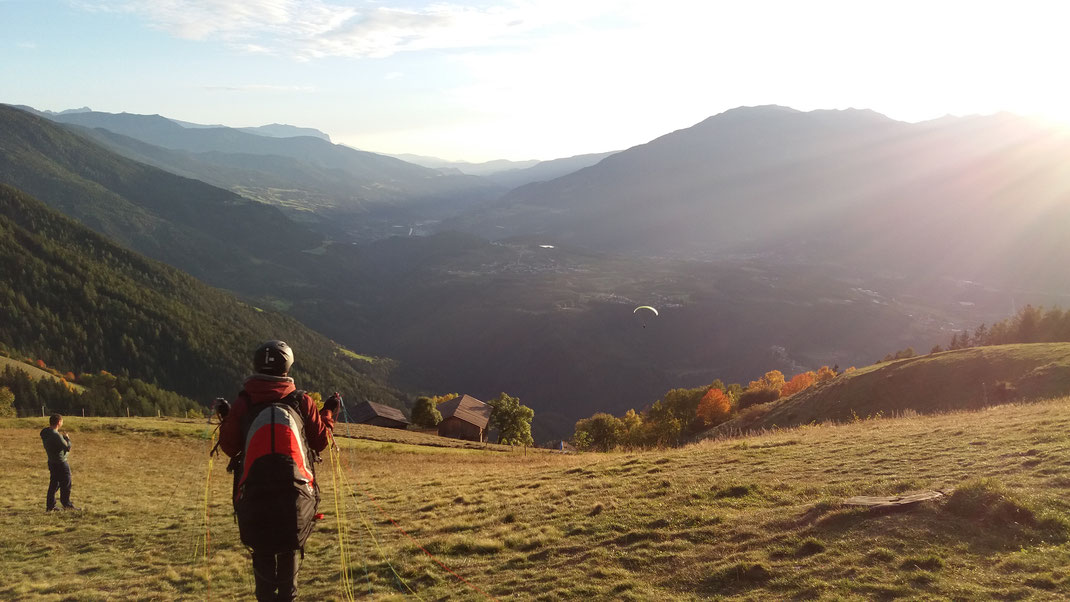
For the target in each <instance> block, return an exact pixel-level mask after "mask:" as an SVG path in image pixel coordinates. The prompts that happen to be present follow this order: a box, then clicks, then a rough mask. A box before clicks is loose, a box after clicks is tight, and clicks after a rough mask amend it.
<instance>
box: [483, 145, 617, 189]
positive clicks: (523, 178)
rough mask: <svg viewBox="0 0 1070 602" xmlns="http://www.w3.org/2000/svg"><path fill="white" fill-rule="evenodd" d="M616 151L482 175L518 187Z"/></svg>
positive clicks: (560, 174)
mask: <svg viewBox="0 0 1070 602" xmlns="http://www.w3.org/2000/svg"><path fill="white" fill-rule="evenodd" d="M617 152H618V151H611V152H608V153H589V154H585V155H576V156H574V157H565V158H562V159H553V160H550V161H540V162H538V163H536V164H535V165H532V166H531V167H525V168H513V169H507V170H505V171H497V172H494V173H492V174H488V175H486V176H484V177H486V178H487V179H488V180H490V181H491V182H494V183H496V184H499V185H501V186H504V187H505V188H518V187H520V186H523V185H525V184H530V183H532V182H545V181H548V180H553V179H556V178H560V177H562V176H565V175H568V174H570V173H573V172H576V171H579V170H581V169H583V168H585V167H590V166H592V165H595V164H596V163H598V162H600V161H602V159H605V158H606V157H608V156H610V155H614V154H616V153H617Z"/></svg>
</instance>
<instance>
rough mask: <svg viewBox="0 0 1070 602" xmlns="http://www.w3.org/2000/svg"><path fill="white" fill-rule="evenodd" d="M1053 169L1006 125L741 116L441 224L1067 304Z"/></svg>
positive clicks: (1060, 172) (1063, 155) (1035, 141)
mask: <svg viewBox="0 0 1070 602" xmlns="http://www.w3.org/2000/svg"><path fill="white" fill-rule="evenodd" d="M1068 163H1070V134H1068V133H1067V131H1065V130H1053V129H1050V128H1048V127H1047V126H1042V125H1039V124H1037V123H1034V122H1031V121H1029V120H1026V119H1023V118H1017V117H1014V116H1011V115H1003V114H1001V115H993V116H989V117H972V118H953V119H942V120H936V121H933V122H924V123H919V124H910V123H903V122H898V121H894V120H891V119H888V118H887V117H884V116H882V115H879V114H877V113H875V112H873V111H868V110H846V111H812V112H801V111H796V110H794V109H789V108H786V107H775V106H769V107H743V108H739V109H733V110H730V111H726V112H724V113H721V114H719V115H715V116H713V117H710V118H708V119H706V120H704V121H703V122H701V123H699V124H696V125H695V126H692V127H690V128H686V129H683V130H679V131H677V132H673V133H670V134H666V135H665V136H662V137H660V138H657V139H655V140H652V141H651V142H648V143H646V144H643V145H640V146H636V147H633V148H630V149H628V150H625V151H622V152H619V153H616V154H614V155H612V156H610V157H607V158H605V159H603V160H602V161H601V162H600V163H598V164H597V165H593V166H590V167H587V168H585V169H582V170H579V171H577V172H574V173H571V174H568V175H566V176H563V177H560V178H557V179H555V180H552V181H549V182H542V183H535V184H530V185H528V186H524V187H521V188H519V189H516V190H514V191H512V192H511V193H509V194H508V195H506V196H505V197H504V198H502V199H500V200H499V201H496V202H494V203H493V204H491V205H488V206H486V207H482V208H480V209H478V210H475V211H473V212H472V213H471V214H470V215H468V216H466V217H464V218H461V219H457V220H452V221H450V222H448V223H445V224H443V225H442V227H443V228H460V229H463V230H466V231H470V232H475V233H479V234H482V235H485V236H490V237H494V238H504V237H508V236H513V235H538V236H542V237H544V238H546V239H547V240H549V241H554V240H556V241H559V242H562V243H566V244H573V245H578V246H584V247H587V248H592V249H597V250H603V251H613V252H629V253H640V254H656V255H671V256H677V257H692V258H711V257H724V256H726V255H741V256H745V255H753V254H755V253H763V254H779V255H782V256H784V257H791V258H793V259H795V260H806V261H812V262H830V261H831V262H843V263H844V264H850V265H854V266H855V267H861V268H864V269H869V270H874V269H877V270H894V271H895V272H897V273H900V274H903V275H905V276H914V277H921V276H923V277H958V278H962V279H976V280H982V281H985V282H994V283H998V284H999V285H1000V286H1004V285H1005V286H1017V287H1023V288H1027V289H1032V288H1036V287H1041V286H1043V287H1047V288H1045V290H1052V291H1065V292H1070V276H1068V275H1067V274H1066V271H1065V270H1064V269H1063V268H1062V267H1061V266H1064V265H1066V264H1067V262H1070V247H1068V246H1067V245H1065V244H1061V243H1060V242H1059V241H1060V240H1061V239H1060V236H1061V235H1060V234H1059V232H1060V230H1059V228H1058V227H1057V226H1055V224H1062V223H1066V222H1067V220H1068V219H1070V183H1068V181H1067V177H1066V176H1065V173H1064V169H1063V166H1065V165H1066V164H1068ZM1011 207H1015V209H1014V210H1013V211H1012V210H1010V208H1011ZM1041 216H1043V217H1041ZM982 240H984V241H986V244H984V245H978V244H977V242H978V241H982ZM1012 266H1029V268H1028V269H1026V270H1021V269H1018V268H1015V267H1012ZM1049 285H1050V286H1049Z"/></svg>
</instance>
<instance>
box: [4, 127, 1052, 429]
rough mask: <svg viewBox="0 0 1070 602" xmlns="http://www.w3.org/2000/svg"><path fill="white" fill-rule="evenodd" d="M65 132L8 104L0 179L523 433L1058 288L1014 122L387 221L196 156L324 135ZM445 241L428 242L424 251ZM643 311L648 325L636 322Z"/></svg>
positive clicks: (875, 343)
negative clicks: (507, 401) (214, 146)
mask: <svg viewBox="0 0 1070 602" xmlns="http://www.w3.org/2000/svg"><path fill="white" fill-rule="evenodd" d="M79 115H81V117H78V116H79ZM69 116H70V117H71V118H72V119H75V118H77V119H82V120H86V121H85V123H86V125H69V124H66V125H61V124H58V123H55V122H53V121H51V120H47V119H42V118H39V117H34V116H32V115H29V114H27V113H24V112H21V111H17V110H15V109H10V108H5V107H0V131H2V132H3V133H4V138H3V139H4V145H3V147H2V148H0V182H5V183H8V184H10V185H13V186H15V187H17V188H19V189H20V190H22V191H23V192H26V193H29V194H32V195H34V196H37V197H39V198H40V199H41V200H42V201H44V202H46V203H47V204H49V205H50V206H52V207H55V208H57V209H59V210H60V211H62V212H64V213H66V214H68V215H70V216H71V217H74V218H76V219H78V220H79V221H81V222H82V223H83V224H85V225H87V226H89V227H91V228H93V229H94V230H96V231H98V232H100V233H102V234H104V235H106V236H108V237H109V238H112V239H114V240H116V241H118V242H120V243H122V244H124V245H126V246H128V247H130V248H133V249H135V250H138V251H140V252H143V253H145V254H146V255H149V256H151V257H153V258H156V259H159V260H162V261H165V262H167V263H170V264H172V265H174V266H177V267H179V268H181V269H183V270H186V271H188V272H190V273H191V274H193V275H195V276H197V277H198V278H200V279H202V280H204V281H205V282H208V283H209V284H212V285H215V286H220V287H223V288H226V289H229V290H231V291H235V292H237V293H238V294H239V295H241V296H242V297H243V298H244V299H245V300H246V301H247V302H248V303H250V304H252V305H256V306H259V307H274V308H278V309H280V310H283V311H285V312H287V313H288V314H290V315H291V316H293V317H296V318H297V319H299V320H300V321H301V322H303V323H304V324H306V325H308V326H310V327H312V328H314V329H316V330H317V331H319V332H322V333H324V334H325V335H327V336H329V337H330V338H331V339H333V340H336V341H339V342H340V343H342V344H343V345H345V346H347V347H349V348H352V349H359V350H360V351H362V352H364V353H369V354H371V355H375V356H380V357H390V358H393V359H395V360H397V361H398V362H399V367H398V370H397V371H396V372H395V375H396V376H397V378H398V380H397V381H395V384H397V385H399V386H401V387H402V388H404V389H405V390H406V391H407V392H408V393H410V394H417V393H444V392H448V391H458V392H465V393H470V394H473V395H475V396H477V397H483V398H485V397H490V396H493V395H496V394H497V393H498V392H500V391H506V392H508V393H510V394H512V395H519V396H520V397H521V399H522V400H523V402H524V403H525V404H526V405H529V406H531V407H533V408H534V409H535V410H536V426H537V430H536V437H537V439H538V440H545V439H548V438H553V437H558V438H560V437H562V436H568V435H569V434H570V429H571V426H572V424H573V423H574V422H575V420H576V419H577V418H579V417H582V416H586V415H590V414H591V413H593V412H594V411H599V410H604V411H612V412H616V413H621V412H623V411H624V410H626V409H628V408H630V407H635V408H637V409H639V408H641V407H643V406H644V405H647V404H649V403H651V402H653V401H654V400H655V399H657V398H658V396H660V395H661V394H663V393H664V392H665V391H666V390H668V389H670V388H673V387H693V386H698V385H702V384H708V383H709V382H710V381H712V380H713V379H715V378H720V379H723V380H725V381H729V382H733V381H734V382H746V381H747V380H750V379H754V378H757V377H758V376H760V375H761V374H762V373H764V372H765V371H766V370H770V369H774V368H775V369H780V370H782V371H783V372H785V373H788V374H790V373H795V372H801V371H804V370H807V369H814V368H817V367H819V366H821V365H823V364H828V365H833V364H837V363H838V364H840V365H841V367H846V366H848V365H852V364H853V365H865V364H868V363H870V362H871V361H873V360H875V359H877V358H879V357H881V356H883V355H885V354H886V353H888V352H890V351H894V350H896V349H901V348H904V347H907V346H914V347H915V348H918V349H927V348H928V347H929V346H931V345H933V344H935V343H938V342H941V343H942V342H945V341H946V340H947V337H948V336H949V333H950V332H951V331H952V330H959V329H962V328H964V327H971V328H972V327H974V326H976V325H978V324H979V323H981V322H984V321H989V322H991V321H992V320H994V319H999V318H1002V317H1005V316H1006V315H1008V314H1010V313H1013V311H1014V310H1013V308H1014V307H1015V305H1016V304H1024V303H1052V302H1053V301H1058V300H1059V299H1060V297H1059V294H1060V293H1061V292H1062V291H1066V287H1065V286H1064V283H1065V278H1066V277H1065V276H1062V275H1061V274H1060V273H1059V267H1060V264H1059V262H1060V261H1063V259H1064V258H1065V255H1066V253H1067V249H1066V245H1064V244H1062V242H1061V240H1062V239H1061V236H1060V235H1061V230H1060V227H1061V224H1064V223H1066V221H1065V219H1063V215H1064V212H1065V211H1066V206H1067V205H1066V204H1065V203H1061V202H1060V199H1062V198H1063V196H1065V190H1066V187H1065V182H1064V181H1063V180H1064V178H1063V176H1062V174H1061V172H1060V171H1059V169H1058V160H1059V158H1060V157H1062V156H1063V155H1062V154H1061V153H1063V152H1064V146H1063V145H1064V143H1065V136H1063V135H1062V134H1060V133H1058V132H1054V133H1053V132H1052V131H1051V130H1044V129H1042V128H1040V127H1039V126H1038V125H1036V124H1034V123H1032V122H1029V121H1026V120H1022V119H1019V118H1014V117H1011V116H1006V115H1001V116H993V117H988V118H970V119H950V120H941V121H938V122H931V123H928V124H904V123H901V122H896V121H893V120H890V119H887V118H885V117H883V116H880V115H878V114H876V113H872V112H868V111H817V112H811V113H802V112H798V111H794V110H791V109H786V108H783V107H757V108H743V109H737V110H734V111H729V112H726V113H724V114H721V115H717V116H714V117H711V118H710V119H708V120H706V121H704V122H702V123H700V124H698V125H696V126H694V127H693V128H689V129H687V130H681V131H679V132H674V133H672V134H668V135H666V136H663V137H662V138H659V139H657V140H654V141H652V142H650V143H648V144H645V145H641V146H638V147H635V148H632V149H627V150H625V151H621V152H619V153H614V154H610V155H608V156H605V157H600V158H594V157H587V158H585V159H584V161H593V162H591V163H590V164H588V165H587V166H586V167H583V168H581V169H579V170H578V171H575V172H572V173H569V174H566V175H563V176H561V177H557V178H555V179H552V180H549V181H545V182H541V183H531V184H527V185H524V186H521V187H519V188H517V189H514V190H513V191H511V192H510V193H508V194H507V195H505V196H504V197H501V198H498V197H497V196H496V194H491V193H490V191H491V190H497V191H501V190H503V188H501V187H498V186H496V185H494V184H492V183H488V182H486V178H483V179H481V178H478V177H476V176H461V177H460V178H459V179H456V180H453V181H454V182H460V183H462V184H464V183H466V182H472V181H478V182H482V184H480V185H479V186H480V187H482V188H479V189H480V190H484V191H486V192H487V194H486V195H485V196H482V197H481V196H480V195H478V194H472V195H470V196H467V197H466V198H465V199H461V200H455V201H451V202H447V203H422V202H419V201H418V200H414V199H415V197H414V196H410V195H409V193H410V192H412V190H414V188H408V189H406V190H407V191H408V192H405V193H404V194H402V193H398V196H397V197H391V198H392V199H393V200H382V201H381V203H382V206H383V207H390V209H389V211H385V210H384V211H383V212H380V213H377V211H378V210H377V209H375V210H373V209H368V210H357V209H354V210H352V211H350V210H349V209H344V208H339V207H350V208H352V205H351V204H348V205H347V203H345V202H343V201H341V200H338V198H337V196H335V193H333V192H330V191H329V190H328V185H327V184H326V183H327V182H331V181H332V180H331V178H332V177H333V178H335V181H336V183H337V185H338V186H346V185H349V184H347V183H348V182H350V181H351V180H352V179H354V178H356V177H357V176H355V175H349V174H348V172H347V171H346V169H342V168H337V169H336V168H331V167H326V166H324V165H322V164H321V165H319V166H317V167H310V166H311V165H312V162H311V161H304V162H302V161H300V160H299V159H298V158H296V157H293V156H280V155H269V154H257V153H253V152H249V153H244V152H237V151H235V147H229V150H227V149H224V150H206V149H207V148H208V146H196V145H202V144H203V145H207V144H208V142H207V140H209V139H218V140H217V142H218V141H226V140H232V139H236V140H239V141H241V142H240V144H253V143H252V142H250V141H248V140H247V139H246V138H244V137H253V138H259V139H260V140H261V141H268V142H267V143H266V144H267V145H275V144H282V143H289V142H293V141H294V140H297V141H301V142H300V143H301V144H307V145H308V146H307V148H309V149H326V148H327V147H330V146H332V145H330V144H329V143H327V142H326V141H324V140H319V139H316V138H307V137H306V138H290V139H270V138H266V137H264V136H253V135H251V134H247V133H244V132H229V131H224V132H219V131H215V130H216V129H218V128H202V129H189V128H182V127H181V126H179V125H177V124H174V123H173V122H170V121H169V120H167V119H165V118H158V119H157V118H147V117H144V116H106V115H105V116H104V117H101V116H100V115H95V116H94V114H92V113H72V114H70V115H69ZM91 118H92V119H96V118H101V119H104V120H106V121H108V120H110V121H108V123H111V122H113V121H114V122H115V123H118V125H113V127H115V128H116V129H123V127H127V128H128V129H126V130H124V131H125V133H123V132H116V131H113V130H109V129H105V128H102V127H100V126H101V125H102V123H93V122H91V121H90V119H91ZM124 124H126V125H124ZM130 124H138V125H137V127H133V126H132V125H130ZM90 126H92V127H90ZM121 126H122V127H121ZM155 127H159V128H160V132H176V131H180V130H185V131H186V132H194V133H197V132H200V134H198V135H203V136H205V137H204V138H198V139H196V140H194V139H193V138H189V139H186V140H187V141H186V142H183V143H182V144H186V145H187V148H184V149H176V148H164V147H163V146H159V145H157V144H153V143H151V142H148V141H144V140H140V139H136V138H134V137H132V136H131V135H130V134H133V133H137V132H138V131H140V130H139V129H138V128H143V129H144V130H145V131H154V130H153V128H155ZM175 128H177V130H176V129H175ZM139 135H140V136H143V137H149V134H146V133H144V132H141V133H139ZM168 135H169V134H168ZM189 135H190V134H188V133H185V134H180V135H179V136H180V138H181V139H185V138H182V137H185V136H189ZM160 136H163V134H160ZM272 140H274V141H272ZM156 141H157V142H161V141H162V137H161V138H157V139H156ZM169 144H173V145H177V144H179V143H177V142H169ZM219 144H222V142H219ZM257 144H260V142H258V143H257ZM193 147H195V148H197V149H198V150H190V148H193ZM258 148H260V149H261V151H263V149H265V148H268V146H259V147H258ZM288 148H289V150H288V151H287V152H291V153H298V151H296V150H294V149H295V148H298V147H288ZM301 148H306V147H301ZM120 149H122V152H121V154H120V153H119V152H117V151H119V150H120ZM325 152H331V153H333V152H341V151H337V149H335V150H329V149H328V150H327V151H325ZM130 157H137V158H140V160H142V161H147V162H151V163H153V164H156V165H161V166H163V165H166V166H168V170H169V171H179V172H180V173H183V175H185V176H187V177H180V176H178V175H175V174H173V173H167V172H165V171H164V170H162V169H157V168H154V167H151V166H148V165H145V164H143V163H138V162H135V161H133V160H131V158H130ZM337 157H345V158H346V159H345V160H346V161H349V160H353V161H356V160H357V159H358V158H360V159H362V160H363V158H366V157H365V155H364V154H361V153H359V151H352V149H348V150H347V151H344V152H341V154H340V155H338V156H336V157H335V159H332V160H337ZM368 159H369V160H370V161H372V162H373V163H364V164H363V165H364V167H365V168H366V169H368V170H369V171H368V172H367V173H369V174H370V173H372V172H374V171H375V170H374V169H372V168H371V167H369V166H371V165H375V164H377V163H374V162H379V161H382V163H381V164H382V165H385V166H396V164H402V165H403V162H401V161H399V160H397V159H392V158H389V157H381V158H376V157H370V158H368ZM324 161H327V160H326V159H324ZM243 162H244V163H243ZM241 165H244V168H243V169H244V171H242V170H241V169H239V166H241ZM294 166H297V167H294ZM290 167H293V169H292V170H291V169H290ZM536 167H537V166H536ZM354 169H355V168H354ZM403 169H405V170H409V169H410V167H404V168H403ZM411 169H415V170H417V171H415V172H407V173H419V174H423V175H427V174H428V173H430V174H432V175H427V177H428V181H432V182H437V181H445V180H440V178H447V179H448V178H449V177H448V176H444V175H442V174H440V173H438V172H435V171H434V170H430V169H425V168H419V167H417V166H411ZM213 170H214V171H213ZM317 170H318V171H317ZM239 175H240V177H241V178H244V180H240V182H244V184H243V186H245V187H246V188H247V189H248V190H253V189H257V190H267V189H272V188H274V187H279V188H286V189H288V190H299V189H301V187H302V186H311V185H312V184H313V183H316V181H318V182H320V184H321V185H322V187H321V188H320V193H319V194H322V199H321V201H317V202H305V201H302V202H297V201H295V200H294V199H293V198H290V199H289V200H285V201H284V200H281V199H279V198H274V199H269V200H270V202H271V203H272V204H274V205H275V206H268V204H267V203H261V202H255V201H252V200H249V198H248V197H256V194H253V193H249V192H248V191H247V190H245V189H242V188H241V186H239V185H237V184H235V182H238V181H239V179H238V178H239ZM192 178H199V179H204V180H213V179H215V180H213V181H216V182H217V183H218V182H223V181H228V182H230V185H228V186H227V188H232V189H238V190H241V191H242V193H243V194H247V195H248V196H240V195H238V194H236V193H234V192H233V191H228V190H223V189H221V188H219V187H215V186H211V185H209V184H208V183H205V182H202V181H197V180H195V179H192ZM302 178H304V179H302ZM332 185H333V184H332ZM464 185H465V186H467V185H468V184H464ZM477 188H478V187H477ZM395 192H396V191H395ZM265 194H266V193H265ZM303 194H310V193H308V191H307V190H305V191H304V192H303ZM391 194H393V193H391ZM368 202H369V203H370V204H372V205H374V203H371V201H368ZM377 202H378V201H377ZM332 204H333V205H332ZM335 205H337V207H335ZM280 207H284V208H285V210H283V209H280ZM473 207H474V208H475V209H472V208H473ZM347 212H348V213H347ZM395 218H398V219H396V220H395ZM443 218H445V220H444V221H442V222H441V223H438V224H437V225H435V224H436V222H438V221H439V220H442V219H443ZM432 227H434V228H436V229H437V230H439V233H437V234H434V235H431V236H420V235H416V234H423V233H425V232H426V230H427V229H428V228H432ZM362 229H363V230H362ZM458 231H460V232H458ZM465 231H467V232H465ZM391 232H393V233H396V234H400V236H389V233H391ZM407 234H413V235H411V236H408V235H407ZM349 242H355V243H358V244H348V243H349ZM343 243H344V244H343ZM971 250H972V251H973V252H972V253H971V252H969V251H971ZM1066 292H1070V291H1066ZM637 305H654V306H656V307H658V308H659V309H660V310H661V315H660V316H659V317H658V318H656V319H655V320H652V321H650V322H649V323H639V321H638V320H637V318H636V316H634V315H633V314H632V310H633V309H634V307H636V306H637Z"/></svg>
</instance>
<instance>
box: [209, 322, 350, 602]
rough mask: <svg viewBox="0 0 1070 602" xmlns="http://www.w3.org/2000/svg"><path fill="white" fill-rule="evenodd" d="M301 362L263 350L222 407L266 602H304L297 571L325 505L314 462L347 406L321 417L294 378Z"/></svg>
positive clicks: (281, 350)
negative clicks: (292, 374)
mask: <svg viewBox="0 0 1070 602" xmlns="http://www.w3.org/2000/svg"><path fill="white" fill-rule="evenodd" d="M293 362H294V355H293V350H291V349H290V346H289V345H287V344H286V343H285V342H283V341H268V342H266V343H264V344H262V345H260V346H259V347H257V348H256V351H255V352H254V353H253V367H254V370H255V373H254V374H253V375H252V376H250V377H249V378H248V379H246V381H245V385H244V387H243V388H242V391H241V392H240V393H239V394H238V396H237V398H236V399H235V400H234V402H233V403H232V404H227V403H226V401H225V400H222V402H221V403H220V401H217V402H216V413H217V414H219V415H220V417H221V418H223V423H222V426H221V427H220V438H219V447H220V449H222V450H223V453H225V454H227V455H228V456H230V457H231V458H232V467H234V468H235V482H234V512H235V514H236V515H237V519H238V531H239V534H240V535H241V540H242V543H244V544H245V545H247V546H249V548H251V550H252V559H253V573H254V575H255V577H256V599H257V600H261V601H264V600H295V599H296V598H297V571H298V568H299V567H300V563H301V558H302V557H303V555H304V545H305V541H306V540H307V539H308V535H309V534H310V533H311V532H312V528H313V527H314V523H315V518H314V517H315V516H316V504H317V503H318V502H319V486H318V484H317V483H316V480H315V466H314V462H315V459H316V458H317V457H318V456H317V454H318V452H320V451H323V449H325V448H326V447H327V444H328V442H329V440H330V432H331V431H332V429H333V428H334V416H335V414H337V412H338V409H339V406H340V403H341V397H340V396H339V395H338V394H337V393H335V394H334V395H332V396H331V397H330V398H328V399H327V401H326V402H324V404H323V409H322V410H320V411H316V404H315V402H314V401H312V398H311V397H309V396H308V395H307V394H305V392H304V391H298V390H297V387H296V386H295V385H294V381H293V379H292V378H290V377H289V372H290V368H291V367H292V366H293ZM234 459H237V462H234Z"/></svg>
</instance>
